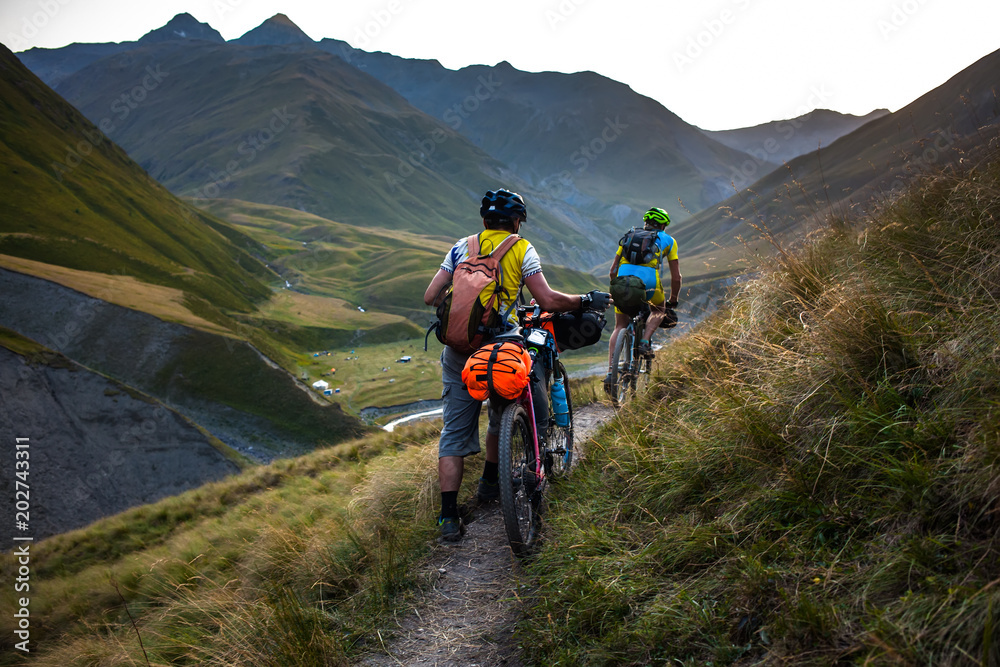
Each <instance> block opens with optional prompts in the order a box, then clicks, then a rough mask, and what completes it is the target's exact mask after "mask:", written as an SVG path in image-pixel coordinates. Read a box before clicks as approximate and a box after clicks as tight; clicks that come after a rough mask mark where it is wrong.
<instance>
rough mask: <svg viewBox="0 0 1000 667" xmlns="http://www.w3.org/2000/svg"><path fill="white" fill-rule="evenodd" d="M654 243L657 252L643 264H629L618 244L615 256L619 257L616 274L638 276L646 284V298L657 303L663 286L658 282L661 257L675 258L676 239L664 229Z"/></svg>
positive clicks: (661, 297)
mask: <svg viewBox="0 0 1000 667" xmlns="http://www.w3.org/2000/svg"><path fill="white" fill-rule="evenodd" d="M656 237H657V238H656V245H657V246H658V247H659V254H658V255H656V256H655V257H653V259H652V260H651V261H649V262H645V263H643V264H630V263H629V261H628V260H627V259H625V258H624V257H622V247H621V246H618V252H617V253H616V255H615V256H616V257H617V258H619V264H618V275H620V276H638V277H639V278H641V279H642V282H643V283H645V285H646V292H647V298H649V299H651V300H652V301H653V302H654V303H659V302H660V301H662V299H663V296H662V295H663V288H662V286H661V283H660V268H661V261H662V258H663V257H665V258H666V259H667V260H668V261H669V260H672V259H677V241H675V240H674V237H672V236H670V234H667V233H666V232H664V231H660V232H658V233H657V234H656Z"/></svg>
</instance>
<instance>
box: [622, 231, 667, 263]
mask: <svg viewBox="0 0 1000 667" xmlns="http://www.w3.org/2000/svg"><path fill="white" fill-rule="evenodd" d="M658 234H659V232H658V231H657V230H655V229H639V228H638V227H633V228H632V229H630V230H629V231H627V232H625V236H623V237H621V239H619V241H618V245H620V246H621V248H622V258H623V259H624V260H625V261H627V262H628V263H629V264H649V263H650V262H652V261H653V260H654V259H657V258H659V257H660V245H659V242H658V239H657V235H658Z"/></svg>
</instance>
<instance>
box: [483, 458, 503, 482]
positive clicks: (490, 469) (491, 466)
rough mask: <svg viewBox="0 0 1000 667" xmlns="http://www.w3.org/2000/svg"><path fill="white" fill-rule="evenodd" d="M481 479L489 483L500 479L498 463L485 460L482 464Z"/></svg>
mask: <svg viewBox="0 0 1000 667" xmlns="http://www.w3.org/2000/svg"><path fill="white" fill-rule="evenodd" d="M483 479H484V480H486V481H487V482H489V483H490V484H496V483H497V481H498V480H499V479H500V464H499V463H494V462H493V461H487V462H486V465H484V466H483Z"/></svg>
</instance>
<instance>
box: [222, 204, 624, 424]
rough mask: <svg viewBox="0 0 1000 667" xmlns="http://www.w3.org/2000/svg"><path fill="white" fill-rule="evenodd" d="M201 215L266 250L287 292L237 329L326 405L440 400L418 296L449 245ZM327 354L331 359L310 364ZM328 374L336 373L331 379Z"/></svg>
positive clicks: (565, 273) (555, 281)
mask: <svg viewBox="0 0 1000 667" xmlns="http://www.w3.org/2000/svg"><path fill="white" fill-rule="evenodd" d="M204 206H205V208H206V210H208V211H209V212H210V213H212V214H213V215H215V216H218V217H219V218H221V219H223V220H226V221H227V222H229V223H230V224H232V225H233V226H234V227H236V228H238V229H240V230H241V231H243V232H245V233H246V234H247V235H249V236H251V237H252V238H254V239H255V240H257V241H258V242H260V243H261V244H262V245H264V246H266V247H267V248H268V249H269V263H270V266H272V267H273V268H274V269H275V270H277V271H278V272H279V274H281V276H282V277H283V278H284V279H285V280H288V281H289V283H290V284H291V285H292V287H293V289H294V290H295V291H292V290H283V291H280V292H278V293H276V295H275V296H274V297H273V298H272V299H271V300H270V301H269V302H268V303H267V304H265V305H263V306H262V307H261V310H260V313H259V314H258V315H254V316H249V317H246V318H245V320H246V321H247V322H248V323H251V324H252V325H253V327H255V328H256V327H262V328H265V329H268V330H269V331H272V332H273V335H274V336H275V337H279V338H281V339H282V340H284V341H286V342H287V343H288V345H289V347H290V348H292V349H294V350H295V354H294V355H293V356H294V357H295V359H296V363H297V364H298V369H299V370H300V371H303V372H305V373H306V374H307V375H308V377H309V382H310V383H311V382H312V381H313V380H316V379H325V380H327V381H329V382H330V384H331V387H333V388H338V389H341V393H340V394H336V395H334V396H333V397H332V398H333V399H334V400H336V401H337V402H340V403H341V404H342V405H344V407H345V408H346V409H347V410H349V411H351V412H356V411H358V410H360V409H362V408H364V407H368V406H388V405H399V404H403V403H408V402H412V401H417V400H422V399H432V398H440V386H439V385H438V384H437V379H439V378H440V367H439V366H438V365H437V357H438V354H439V353H440V344H439V343H437V341H436V340H435V339H434V338H433V337H432V338H431V340H430V345H429V351H428V352H424V351H423V349H422V338H423V334H424V328H425V327H426V326H427V325H428V324H429V323H430V321H431V320H432V319H433V312H432V310H431V309H430V308H428V307H426V306H424V305H423V292H424V289H425V288H426V286H427V283H429V282H430V279H431V277H432V276H433V275H434V273H435V272H436V271H437V268H438V266H439V265H440V262H441V259H442V258H443V257H444V255H445V253H446V252H447V251H448V249H449V248H450V247H451V244H452V243H453V240H452V239H445V238H443V237H432V236H422V235H419V234H415V233H412V232H402V231H393V230H388V229H377V228H374V229H373V228H362V227H355V226H352V225H344V224H340V223H337V222H334V221H331V220H326V219H324V218H320V217H318V216H315V215H312V214H310V213H305V212H302V211H296V210H294V209H289V208H284V207H280V206H270V205H267V204H256V203H252V202H244V201H238V200H210V201H208V202H205V203H204ZM529 238H530V233H529ZM543 261H544V258H543ZM545 274H546V277H547V279H548V281H549V284H550V285H552V286H553V287H554V288H556V289H559V290H561V291H565V292H570V293H583V292H587V291H589V290H592V289H597V288H600V287H601V286H602V285H601V284H600V282H599V281H597V280H596V279H594V278H593V277H592V276H589V275H587V274H583V273H580V272H579V271H574V270H572V269H567V268H565V267H561V266H555V265H550V264H546V265H545ZM526 295H527V293H526ZM527 296H530V295H527ZM358 306H361V307H363V308H365V312H364V313H362V312H360V311H358ZM355 350H356V352H355ZM325 351H330V352H331V354H330V355H329V356H327V355H325V354H324V355H322V356H320V357H318V358H317V357H313V356H312V354H315V353H316V352H325ZM589 352H593V350H592V349H591V350H581V351H579V352H574V353H571V354H569V355H568V359H567V363H573V362H572V361H571V360H578V361H577V362H576V363H577V365H579V366H580V367H589V366H592V365H593V364H594V361H593V360H592V359H590V356H592V355H588V353H589ZM403 354H407V355H411V356H413V357H414V363H413V364H411V365H400V364H397V363H396V360H397V359H398V358H399V357H400V356H401V355H403ZM603 354H605V352H601V353H600V354H598V356H603ZM356 356H357V357H360V358H358V359H355V358H354V357H356ZM598 361H600V360H598ZM331 368H336V369H337V372H336V374H334V375H332V376H331V375H328V373H329V371H330V369H331ZM383 368H388V369H389V370H388V371H383V370H382V369H383ZM432 378H433V380H434V381H433V382H428V380H429V379H432ZM390 379H392V380H394V382H392V383H389V382H388V381H389V380H390Z"/></svg>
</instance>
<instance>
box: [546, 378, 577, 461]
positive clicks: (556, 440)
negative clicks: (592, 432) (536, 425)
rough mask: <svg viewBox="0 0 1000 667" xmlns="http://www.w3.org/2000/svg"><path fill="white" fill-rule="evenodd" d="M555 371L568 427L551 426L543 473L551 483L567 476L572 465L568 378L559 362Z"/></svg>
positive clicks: (570, 398)
mask: <svg viewBox="0 0 1000 667" xmlns="http://www.w3.org/2000/svg"><path fill="white" fill-rule="evenodd" d="M556 369H557V372H558V373H559V375H560V376H562V379H563V386H564V387H565V388H566V406H567V407H568V408H569V425H568V426H558V425H557V426H553V427H552V429H551V431H550V433H549V441H548V445H547V446H546V455H545V471H546V473H547V474H549V475H551V476H552V479H553V481H555V480H557V479H560V478H563V477H565V476H566V475H568V474H569V469H570V466H571V465H572V464H573V397H572V396H571V393H570V390H569V376H567V375H566V367H565V366H563V364H562V362H561V361H560V362H558V363H557V365H556Z"/></svg>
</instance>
